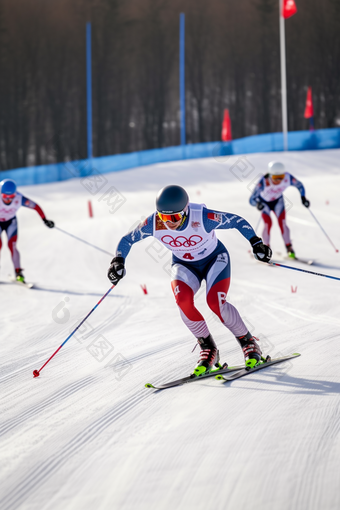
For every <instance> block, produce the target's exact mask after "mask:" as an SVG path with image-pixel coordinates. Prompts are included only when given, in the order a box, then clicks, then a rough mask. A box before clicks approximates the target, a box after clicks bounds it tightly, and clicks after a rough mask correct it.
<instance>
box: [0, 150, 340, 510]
mask: <svg viewBox="0 0 340 510" xmlns="http://www.w3.org/2000/svg"><path fill="white" fill-rule="evenodd" d="M272 159H278V160H281V161H283V162H284V163H285V164H286V166H287V170H288V171H290V172H291V173H292V174H293V175H296V177H298V178H299V179H301V180H302V182H303V183H304V185H305V187H306V195H307V197H308V198H309V199H310V200H311V204H312V205H311V207H312V211H313V213H314V214H315V215H316V217H317V218H318V220H319V221H320V223H321V224H322V225H323V227H324V228H325V230H326V231H327V233H328V235H329V236H330V237H331V238H332V240H333V242H334V244H335V245H336V246H337V247H340V231H339V215H340V205H339V201H338V190H339V186H340V165H339V161H340V150H326V151H318V152H308V151H306V152H299V153H294V152H290V153H288V154H278V153H276V154H275V156H274V155H273V154H253V155H247V160H248V161H250V162H251V163H252V164H253V166H254V168H255V170H256V174H255V173H254V176H255V175H257V174H258V173H259V172H263V173H264V172H265V171H266V165H267V163H268V162H269V161H271V160H272ZM236 160H237V157H236V156H235V157H231V158H230V159H228V160H227V162H225V160H224V159H223V158H221V160H219V159H217V160H215V159H204V160H192V161H179V162H172V163H167V164H158V165H153V166H149V167H141V168H139V169H136V170H129V171H126V172H115V173H112V174H106V175H105V177H107V179H108V184H107V185H108V186H111V185H114V186H115V188H116V189H118V190H119V192H120V193H121V194H122V195H123V196H124V197H125V199H126V202H125V203H124V204H123V205H122V207H121V208H120V209H118V210H117V211H116V212H115V213H114V214H110V210H109V207H108V205H107V204H106V203H104V202H103V201H99V200H98V198H96V197H93V196H92V195H91V196H90V195H89V193H88V192H87V190H86V189H85V188H84V187H83V186H82V185H81V184H80V181H79V180H78V179H72V180H70V181H66V182H61V183H52V184H44V185H39V186H27V187H23V188H22V191H23V192H24V193H25V195H27V196H28V197H30V198H32V199H33V200H36V201H37V202H38V203H39V204H40V205H41V206H42V207H43V209H44V211H45V212H46V215H47V217H48V218H51V219H53V220H54V221H55V222H56V224H57V225H58V226H60V228H62V229H64V230H65V231H68V232H70V233H71V234H74V235H76V236H78V237H80V238H83V239H85V240H86V241H88V242H90V243H93V244H95V245H97V246H99V247H100V248H102V249H105V250H107V251H108V252H110V253H114V251H115V247H116V245H117V243H118V241H119V239H120V237H121V236H122V235H124V234H125V233H126V232H127V231H128V230H130V228H131V227H132V226H135V225H136V222H138V221H140V220H141V219H142V218H144V217H145V216H147V215H149V214H150V213H151V212H152V211H153V210H154V200H155V195H156V193H157V191H158V190H159V189H160V188H161V187H162V186H164V185H166V184H169V183H172V182H176V183H178V184H180V185H182V186H185V187H186V188H187V189H188V192H189V194H190V197H191V200H192V201H193V202H204V203H206V204H207V206H208V207H212V208H215V209H217V210H222V211H227V212H233V213H236V214H240V215H241V216H244V217H245V218H246V219H247V220H248V221H249V222H250V223H251V224H252V225H253V226H255V225H256V224H257V222H258V219H259V213H258V211H257V210H256V209H255V208H252V207H250V206H249V204H248V199H249V189H248V184H249V182H250V181H251V180H252V178H253V176H252V175H251V176H249V179H248V180H249V182H248V181H246V180H245V179H244V177H243V176H242V178H240V179H238V178H236V177H235V175H234V173H232V172H231V171H229V170H230V167H231V166H232V165H233V164H234V163H235V161H236ZM20 189H21V188H20ZM286 195H287V197H288V199H289V201H290V204H291V208H290V210H289V211H288V213H287V223H288V225H289V226H290V229H291V235H292V239H293V244H294V247H295V250H296V252H297V255H298V256H301V258H308V259H313V260H314V264H313V265H312V266H309V267H308V266H306V265H302V264H301V265H299V264H298V263H297V262H296V263H294V264H295V265H294V267H300V268H301V269H307V270H310V271H314V272H320V273H323V272H324V273H326V274H331V275H333V276H336V277H340V254H336V253H335V252H334V249H333V248H332V246H331V245H330V244H329V242H328V241H327V239H326V238H325V236H324V234H323V233H322V232H321V230H320V229H319V227H318V226H317V225H316V224H315V222H314V221H313V219H312V217H311V216H310V214H309V213H308V211H307V210H306V209H305V208H304V207H303V206H302V205H301V203H300V198H299V195H298V192H297V190H295V189H293V188H290V189H289V190H287V192H286ZM89 199H91V200H92V204H93V211H94V218H91V219H89V218H88V217H87V214H88V212H87V201H88V200H89ZM327 202H328V203H327ZM18 220H19V241H18V248H19V250H20V252H21V257H22V265H23V267H24V268H25V275H26V278H27V281H32V282H34V283H35V288H33V289H31V290H29V289H25V288H20V287H19V286H17V285H12V284H9V283H8V281H7V275H9V274H12V266H11V260H10V256H9V252H8V249H7V247H6V245H4V246H3V248H2V252H1V275H0V279H1V283H0V292H1V295H2V319H1V332H2V341H1V350H0V362H1V373H0V391H1V404H0V405H1V409H0V411H1V412H0V459H1V463H0V501H1V503H0V510H32V509H36V508H39V509H40V510H61V509H63V510H92V509H95V510H115V509H117V510H118V509H119V510H120V509H123V510H154V509H155V510H170V509H172V508H176V509H177V510H193V509H195V510H203V509H204V510H206V509H207V508H208V509H210V508H214V510H225V509H226V508H228V509H232V510H234V509H236V510H238V509H242V508H245V507H249V506H251V508H252V509H254V510H272V509H275V510H286V509H287V508H289V509H290V510H320V508H322V509H325V510H338V509H339V508H340V493H339V490H338V488H339V486H340V462H339V459H340V399H339V393H340V376H339V370H338V365H339V361H340V359H339V358H340V355H339V340H340V332H339V330H340V328H339V326H340V319H339V311H340V306H339V295H340V293H339V288H340V287H339V286H340V282H337V281H332V280H329V279H326V278H322V277H319V276H312V275H308V274H305V273H298V272H296V271H289V270H286V269H282V268H277V267H275V268H274V267H268V266H265V265H263V264H260V263H258V262H256V261H255V260H254V259H253V258H252V257H250V256H249V245H248V243H247V241H246V240H245V239H244V238H243V237H242V236H241V235H240V234H239V233H238V232H236V231H225V232H222V231H221V232H218V234H217V235H218V237H219V238H220V239H221V241H222V242H224V243H225V244H226V246H227V248H228V250H229V253H230V257H231V268H232V279H231V287H230V291H229V294H228V300H229V301H230V302H231V303H233V304H234V305H235V306H236V307H237V308H238V309H239V311H240V313H241V315H242V317H243V319H244V320H245V322H246V323H247V325H248V327H249V328H250V329H251V331H252V332H253V333H254V335H255V336H258V337H259V339H260V342H261V345H262V348H263V351H264V353H266V354H267V353H270V354H271V355H272V356H274V355H278V354H289V353H292V352H300V353H301V354H302V355H301V356H300V357H299V358H296V359H294V360H290V361H288V362H285V363H282V364H280V365H277V366H272V367H268V368H266V369H264V370H261V371H259V372H255V373H254V374H251V375H248V376H246V377H244V378H242V379H239V380H235V381H233V382H231V383H225V384H224V383H223V382H221V381H216V380H215V379H214V378H211V379H208V380H202V381H198V382H195V383H193V384H189V385H184V386H182V387H178V388H172V389H168V390H165V391H161V392H155V391H153V390H150V389H146V388H144V384H145V383H146V382H151V383H162V382H165V381H167V380H170V379H177V378H179V377H181V376H184V375H188V374H189V373H190V372H191V371H192V369H193V367H194V366H195V363H196V361H197V358H198V349H197V350H195V351H194V352H193V353H192V352H191V351H192V349H193V347H194V345H195V339H194V338H192V337H191V334H190V332H189V331H188V330H187V329H186V328H185V326H184V325H183V323H182V322H181V319H180V316H179V313H178V310H177V307H176V304H175V302H174V299H173V296H172V293H171V288H170V281H169V276H168V273H167V271H168V266H167V264H168V262H169V255H168V254H167V253H164V252H163V251H161V250H160V247H159V245H156V244H153V242H152V240H150V239H148V240H146V241H144V242H141V243H139V244H138V245H136V246H134V247H133V248H132V250H131V252H130V254H129V257H128V259H127V275H126V278H125V279H124V280H123V281H122V282H120V284H119V286H118V287H117V288H115V289H113V290H112V292H111V293H110V294H109V295H108V296H107V298H106V299H105V300H104V301H103V302H102V303H101V304H100V306H98V307H97V309H96V310H95V311H94V312H93V314H91V316H90V317H89V319H88V320H87V321H86V322H85V324H84V325H83V326H82V327H80V328H79V331H78V332H77V333H75V334H74V336H73V337H71V338H70V340H69V341H68V342H67V343H66V344H65V345H64V346H63V348H62V349H61V350H60V351H59V352H58V353H57V354H56V356H55V357H54V358H53V359H52V360H51V361H50V363H48V364H47V366H46V367H45V368H44V369H43V370H42V372H41V375H40V377H39V378H36V379H34V378H33V375H32V371H33V370H34V369H39V368H40V367H41V366H42V365H43V364H44V363H45V361H46V360H47V359H48V358H49V357H50V356H51V355H52V354H53V352H54V351H55V350H56V349H57V348H58V347H59V346H60V345H61V344H62V343H63V342H64V340H65V339H66V338H67V337H68V335H69V334H70V332H71V331H72V330H73V329H74V328H75V327H76V326H77V325H78V324H79V323H80V322H81V320H82V319H83V318H84V317H85V316H86V315H87V314H88V313H89V311H90V310H91V309H92V308H93V307H94V306H95V305H96V303H97V302H98V301H99V299H100V298H101V297H102V296H103V295H104V294H105V292H107V289H108V288H109V282H108V280H107V278H106V272H107V268H108V265H109V262H110V257H109V256H107V255H105V254H103V253H101V252H98V251H96V250H95V249H94V248H91V247H89V246H85V245H84V244H82V243H81V242H79V241H76V240H75V239H73V238H70V237H69V236H67V235H65V234H62V233H61V232H60V231H53V230H49V229H46V227H45V226H44V225H43V224H42V223H41V220H40V218H39V217H38V215H36V214H35V213H34V211H27V210H24V209H21V210H20V211H19V213H18ZM261 229H262V225H260V228H259V230H258V232H257V233H258V235H261ZM32 238H34V240H35V241H34V243H32ZM3 241H4V240H3ZM271 246H272V248H273V249H274V250H276V252H281V253H283V251H284V246H283V242H282V239H281V236H280V233H279V230H278V226H277V223H276V220H275V219H274V220H273V227H272V238H271ZM286 265H290V262H289V261H287V262H286ZM141 285H146V287H147V290H148V295H144V294H143V292H142V289H141ZM203 287H204V286H203ZM197 307H198V308H199V310H200V311H201V312H202V313H203V315H204V316H205V317H206V320H207V323H208V327H209V329H210V330H211V332H212V334H213V336H214V337H215V339H216V341H217V343H218V346H219V349H220V353H221V361H228V363H229V364H231V365H233V364H240V363H242V361H243V355H242V353H241V352H240V349H239V347H238V345H237V343H236V341H235V339H234V338H233V337H232V335H231V333H230V332H229V331H227V330H226V329H225V328H224V327H223V325H221V323H220V322H219V321H218V320H217V319H216V317H215V316H214V315H213V314H212V312H211V311H210V310H209V309H208V307H207V305H206V303H205V287H204V290H203V291H202V292H200V293H199V294H198V296H197ZM57 310H59V311H58V313H57ZM60 310H61V311H60ZM58 314H59V315H58ZM63 314H64V315H63ZM98 338H100V339H101V340H102V341H103V342H106V343H107V344H108V345H109V346H110V348H111V350H110V354H108V355H107V357H105V358H103V359H100V357H99V354H100V352H99V350H98V349H97V351H91V346H92V345H93V344H94V343H95V341H96V339H98ZM98 353H99V354H98ZM116 355H117V356H119V359H120V361H119V364H118V365H112V363H111V360H112V359H114V358H113V357H114V356H116ZM96 356H97V357H96ZM119 370H123V371H121V372H120V371H119ZM124 370H125V372H124Z"/></svg>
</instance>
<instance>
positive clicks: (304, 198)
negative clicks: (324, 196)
mask: <svg viewBox="0 0 340 510" xmlns="http://www.w3.org/2000/svg"><path fill="white" fill-rule="evenodd" d="M301 202H302V203H303V205H304V206H305V207H309V206H310V201H309V200H307V198H306V197H301Z"/></svg>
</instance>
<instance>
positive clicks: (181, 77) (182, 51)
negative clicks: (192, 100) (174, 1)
mask: <svg viewBox="0 0 340 510" xmlns="http://www.w3.org/2000/svg"><path fill="white" fill-rule="evenodd" d="M179 94H180V110H181V145H185V14H184V13H183V12H181V14H180V16H179Z"/></svg>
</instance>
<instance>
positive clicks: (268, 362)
mask: <svg viewBox="0 0 340 510" xmlns="http://www.w3.org/2000/svg"><path fill="white" fill-rule="evenodd" d="M298 356H301V354H299V353H297V352H295V353H294V354H289V355H288V356H282V357H280V358H273V359H271V358H270V357H268V358H267V360H266V361H262V362H260V364H259V365H256V366H255V367H254V368H243V369H241V370H239V371H238V372H236V373H235V374H232V375H230V376H227V377H225V376H224V375H223V374H216V375H215V379H217V380H218V381H225V382H230V381H234V380H235V379H239V378H240V377H244V376H245V375H249V374H252V373H253V372H256V371H257V370H261V369H262V368H266V367H269V366H271V365H276V364H277V363H282V362H283V361H287V360H289V359H293V358H297V357H298Z"/></svg>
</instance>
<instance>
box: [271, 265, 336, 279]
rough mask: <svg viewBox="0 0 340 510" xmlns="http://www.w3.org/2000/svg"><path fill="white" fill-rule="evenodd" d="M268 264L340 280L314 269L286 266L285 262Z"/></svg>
mask: <svg viewBox="0 0 340 510" xmlns="http://www.w3.org/2000/svg"><path fill="white" fill-rule="evenodd" d="M268 264H269V265H271V266H277V267H284V268H285V269H292V270H293V271H301V273H309V274H313V275H315V276H323V277H324V278H332V280H339V281H340V278H337V277H336V276H330V275H328V274H323V273H314V271H307V270H306V269H299V268H297V267H292V266H285V265H284V264H278V263H277V262H268Z"/></svg>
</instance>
